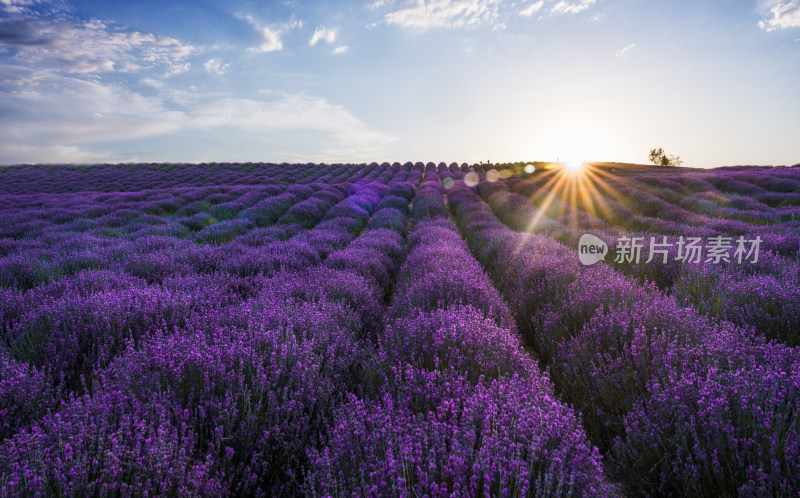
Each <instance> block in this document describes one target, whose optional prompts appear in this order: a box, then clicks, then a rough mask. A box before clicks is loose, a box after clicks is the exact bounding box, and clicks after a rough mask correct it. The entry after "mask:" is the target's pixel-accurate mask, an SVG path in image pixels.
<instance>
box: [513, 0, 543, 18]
mask: <svg viewBox="0 0 800 498" xmlns="http://www.w3.org/2000/svg"><path fill="white" fill-rule="evenodd" d="M542 7H544V0H539V1H538V2H533V3H532V4H530V5H528V6H527V7H525V8H524V9H522V10H521V11H519V15H521V16H524V17H530V16H532V15H534V14H536V13H537V12H539V11H540V10H542Z"/></svg>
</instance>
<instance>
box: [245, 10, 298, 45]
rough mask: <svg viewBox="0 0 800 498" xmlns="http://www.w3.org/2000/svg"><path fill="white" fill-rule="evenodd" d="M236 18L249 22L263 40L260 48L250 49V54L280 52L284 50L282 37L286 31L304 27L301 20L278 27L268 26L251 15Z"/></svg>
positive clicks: (294, 20)
mask: <svg viewBox="0 0 800 498" xmlns="http://www.w3.org/2000/svg"><path fill="white" fill-rule="evenodd" d="M236 17H238V18H239V19H242V20H243V21H247V22H248V23H249V24H250V25H251V26H252V27H253V28H254V29H255V30H256V32H257V33H258V36H259V37H260V38H261V43H259V44H258V46H255V47H250V48H248V49H247V51H248V52H276V51H278V50H283V40H281V35H282V34H283V33H285V32H286V31H289V30H292V29H295V28H301V27H303V21H301V20H299V19H292V20H291V21H289V22H288V23H283V24H281V25H278V26H274V25H273V26H266V25H263V24H262V23H261V22H259V21H258V20H257V19H256V18H255V17H253V16H252V15H250V14H237V15H236Z"/></svg>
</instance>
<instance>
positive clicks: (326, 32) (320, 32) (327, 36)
mask: <svg viewBox="0 0 800 498" xmlns="http://www.w3.org/2000/svg"><path fill="white" fill-rule="evenodd" d="M320 40H321V41H324V42H327V43H333V42H335V41H336V29H328V28H323V27H319V28H317V29H315V30H314V35H313V36H312V37H311V41H310V42H308V44H309V45H311V46H312V47H313V46H314V45H316V44H317V43H318V42H319V41H320Z"/></svg>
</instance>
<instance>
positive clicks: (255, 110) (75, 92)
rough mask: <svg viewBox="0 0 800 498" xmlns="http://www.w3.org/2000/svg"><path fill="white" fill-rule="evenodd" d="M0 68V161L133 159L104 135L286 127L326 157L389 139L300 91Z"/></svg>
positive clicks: (374, 150)
mask: <svg viewBox="0 0 800 498" xmlns="http://www.w3.org/2000/svg"><path fill="white" fill-rule="evenodd" d="M0 74H2V75H3V76H2V78H0V85H2V90H3V91H2V93H1V95H2V98H1V99H0V108H1V109H2V113H3V119H4V129H5V131H4V133H3V134H0V164H12V163H30V162H42V163H48V162H49V163H64V162H104V161H132V160H135V159H136V157H132V156H125V155H122V154H119V153H115V152H95V151H97V150H98V148H103V147H104V146H103V143H108V142H123V141H129V140H134V139H141V138H146V137H153V136H163V135H168V134H171V133H180V134H181V135H183V136H191V135H192V134H194V133H201V134H202V135H203V136H204V137H214V136H217V135H218V134H224V133H226V130H228V131H227V133H230V130H236V133H237V135H236V136H240V137H244V138H243V140H245V142H247V141H248V140H249V141H250V142H252V143H260V141H262V140H263V139H264V138H265V137H266V138H268V137H269V136H270V134H274V135H273V136H275V137H282V136H284V135H281V134H282V133H287V132H288V133H292V134H294V135H293V136H296V137H301V138H302V139H303V143H308V141H309V140H310V139H308V138H306V137H307V136H309V135H308V134H312V135H310V136H313V137H314V138H313V141H314V143H328V144H330V145H331V147H330V148H329V149H326V150H323V151H322V152H323V153H324V154H325V155H326V157H334V156H335V157H340V158H342V159H348V158H352V157H354V155H358V156H359V157H369V156H370V155H376V154H378V153H379V152H380V151H381V150H382V148H383V147H384V146H385V145H386V144H388V143H390V142H391V141H393V140H394V138H393V137H392V136H390V135H387V134H385V133H382V132H380V131H375V130H372V129H371V128H369V127H368V126H367V125H366V124H364V123H363V122H362V121H361V120H359V119H358V118H357V117H355V116H354V115H353V114H352V113H351V112H350V111H349V110H348V109H347V108H345V107H343V106H340V105H336V104H333V103H330V102H328V101H327V100H326V99H323V98H319V97H314V96H309V95H305V94H289V93H282V92H276V91H271V92H260V93H261V94H262V95H263V97H260V98H234V97H230V96H220V95H218V94H211V93H206V94H198V93H197V92H196V91H191V92H188V91H185V90H180V89H176V88H173V86H172V85H170V84H168V83H167V82H166V81H164V80H162V79H155V78H143V79H142V80H140V82H141V83H142V84H143V85H147V86H149V87H152V88H154V89H156V90H157V94H158V96H151V97H148V96H145V95H142V94H139V93H136V92H134V91H131V90H129V89H126V88H122V87H120V86H117V85H113V84H108V83H104V82H102V81H99V80H92V81H84V80H81V79H78V78H77V77H75V76H70V75H58V74H53V73H48V72H42V71H33V70H31V69H28V68H23V67H19V66H9V65H0ZM190 90H191V89H190ZM65 95H68V98H65ZM319 133H322V134H323V135H322V136H320V135H318V134H319ZM251 134H254V135H252V136H251ZM205 140H208V138H206V139H205ZM245 142H243V143H245ZM116 147H118V146H116ZM302 150H303V153H306V149H302ZM297 157H299V156H297Z"/></svg>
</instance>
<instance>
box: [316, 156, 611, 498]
mask: <svg viewBox="0 0 800 498" xmlns="http://www.w3.org/2000/svg"><path fill="white" fill-rule="evenodd" d="M443 190H444V189H443V187H442V184H441V183H440V182H439V180H438V178H437V174H436V172H435V171H430V170H429V171H427V172H426V174H425V177H424V181H423V183H422V184H421V186H420V187H419V188H418V189H417V193H416V196H415V197H414V201H413V205H412V219H413V232H412V235H411V237H410V239H409V244H408V247H409V252H408V257H407V258H406V260H405V263H404V264H403V266H402V268H401V270H400V273H399V275H398V278H397V285H396V288H395V293H394V298H393V300H392V304H391V307H390V309H389V310H388V312H387V314H386V322H385V326H384V327H383V328H382V330H381V332H380V333H379V334H378V337H377V340H376V342H375V353H374V359H372V361H371V362H370V367H369V369H368V370H369V373H370V375H369V377H368V378H369V379H372V382H369V383H367V382H365V385H367V384H370V385H371V384H372V383H373V382H374V388H373V390H372V392H367V393H365V396H356V395H353V396H350V399H349V401H348V403H346V404H345V405H343V406H342V407H341V408H339V410H338V411H337V413H336V415H335V417H334V423H333V425H332V428H331V431H330V433H329V437H328V441H327V445H326V446H325V447H323V448H322V449H321V450H319V451H314V452H312V462H311V467H310V473H309V474H308V476H307V477H308V479H307V481H306V486H307V488H306V489H307V491H308V492H309V493H311V494H313V495H325V496H328V495H333V496H356V495H358V496H476V495H479V494H482V495H504V496H507V495H511V496H550V495H580V496H597V495H612V494H615V493H616V492H617V490H616V488H614V487H613V486H611V485H609V484H608V482H607V481H606V479H605V478H604V476H603V473H602V465H601V459H600V456H599V453H598V450H597V449H596V448H594V447H593V446H592V445H591V444H590V443H589V442H588V441H587V438H586V435H585V433H584V431H583V429H582V428H581V425H580V419H579V418H578V417H577V416H576V414H575V413H574V412H573V410H572V409H571V408H569V407H568V406H566V405H564V404H563V403H561V402H559V401H558V400H557V398H556V397H555V395H554V393H553V388H552V385H551V383H550V381H549V379H548V378H547V376H546V375H545V374H543V373H542V372H541V371H540V370H539V369H538V367H537V366H536V365H535V363H534V362H533V360H531V359H530V358H529V357H528V356H526V354H525V353H524V352H523V350H522V349H521V347H520V344H519V340H518V338H517V337H516V334H515V333H514V330H515V325H514V322H513V318H512V316H511V314H510V311H509V309H508V307H507V305H506V304H505V302H504V301H503V300H502V298H501V297H500V295H499V293H498V292H497V290H496V289H495V288H494V287H493V286H492V284H491V282H490V280H489V278H488V276H487V275H486V274H485V273H484V271H483V269H482V267H481V266H480V264H479V263H478V262H477V261H476V260H475V259H474V258H473V257H472V256H471V255H470V253H469V249H468V247H467V246H466V244H465V242H464V241H463V240H462V239H461V237H460V236H459V234H458V232H457V230H456V228H455V227H454V226H453V225H452V223H451V222H450V221H448V220H447V210H446V207H445V204H444V201H443Z"/></svg>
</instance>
